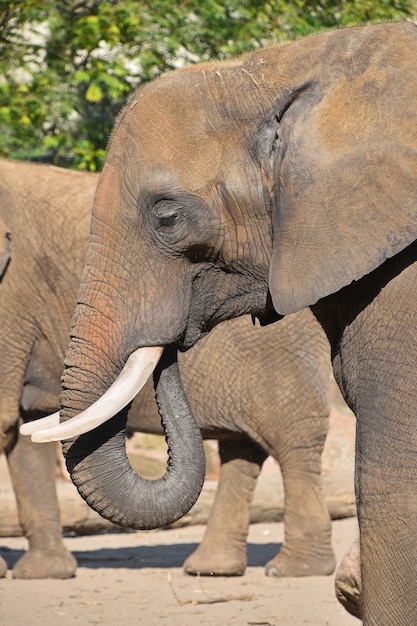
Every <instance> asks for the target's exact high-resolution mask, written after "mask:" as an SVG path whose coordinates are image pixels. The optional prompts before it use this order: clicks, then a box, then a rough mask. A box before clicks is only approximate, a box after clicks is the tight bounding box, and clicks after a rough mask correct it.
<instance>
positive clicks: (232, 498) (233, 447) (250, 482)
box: [184, 439, 268, 576]
mask: <svg viewBox="0 0 417 626" xmlns="http://www.w3.org/2000/svg"><path fill="white" fill-rule="evenodd" d="M219 453H220V461H221V466H220V475H219V482H218V487H217V491H216V495H215V499H214V503H213V506H212V508H211V511H210V515H209V519H208V522H207V526H206V531H205V534H204V537H203V540H202V542H201V544H200V545H199V547H198V548H197V550H195V552H193V553H192V554H191V555H190V556H189V557H188V559H187V560H186V561H185V563H184V571H185V572H186V573H187V574H198V575H202V576H241V575H242V574H244V572H245V569H246V561H247V557H246V540H247V535H248V529H249V521H250V505H251V502H252V498H253V493H254V490H255V486H256V480H257V478H258V476H259V473H260V470H261V467H262V464H263V462H264V461H265V459H266V457H267V456H268V455H267V453H266V452H265V451H264V450H263V449H262V448H261V447H260V446H259V445H258V444H257V443H255V442H254V441H251V440H249V439H248V440H245V442H244V443H242V442H241V441H240V442H239V441H227V440H226V441H221V442H219Z"/></svg>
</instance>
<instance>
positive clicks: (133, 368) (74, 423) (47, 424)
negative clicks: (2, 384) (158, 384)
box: [20, 347, 164, 443]
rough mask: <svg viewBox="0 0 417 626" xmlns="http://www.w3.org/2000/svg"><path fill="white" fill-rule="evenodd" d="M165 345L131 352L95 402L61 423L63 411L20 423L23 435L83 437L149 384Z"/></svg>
mask: <svg viewBox="0 0 417 626" xmlns="http://www.w3.org/2000/svg"><path fill="white" fill-rule="evenodd" d="M163 350H164V349H163V348H162V347H151V348H139V349H138V350H136V351H135V352H132V354H131V355H130V356H129V358H128V359H127V361H126V364H125V366H124V368H123V370H122V371H121V372H120V374H119V376H118V377H117V379H116V380H115V381H114V383H113V384H112V385H111V386H110V387H109V388H108V389H107V391H106V392H105V393H104V394H103V395H102V396H101V398H99V399H98V400H97V401H96V402H94V404H92V405H91V406H89V407H88V408H87V409H86V410H85V411H83V412H82V413H79V415H76V416H75V417H73V418H71V419H70V420H67V421H66V422H63V423H61V424H60V423H59V412H57V413H53V414H52V415H48V416H47V417H44V418H41V419H39V420H35V421H33V422H28V423H26V424H23V425H22V426H21V427H20V433H21V434H22V435H31V439H32V441H34V442H36V443H46V442H48V441H62V440H63V439H69V438H71V437H79V436H80V435H83V434H84V433H87V432H89V431H90V430H93V428H96V427H97V426H100V425H101V424H104V422H106V421H107V420H109V419H111V418H112V417H113V416H114V415H116V414H117V413H119V412H120V411H122V410H123V409H124V408H125V406H127V405H128V404H129V402H131V401H132V400H133V398H134V397H135V396H136V395H137V394H138V393H139V391H140V390H141V389H142V387H143V386H144V385H145V383H146V382H147V380H148V379H149V377H150V376H151V374H152V372H153V371H154V369H155V366H156V364H157V363H158V361H159V359H160V357H161V354H162V352H163Z"/></svg>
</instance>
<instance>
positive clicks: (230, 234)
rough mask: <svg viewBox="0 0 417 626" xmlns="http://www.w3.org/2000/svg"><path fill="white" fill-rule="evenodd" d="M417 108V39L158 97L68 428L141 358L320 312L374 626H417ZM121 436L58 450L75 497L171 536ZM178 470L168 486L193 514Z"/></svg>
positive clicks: (228, 68) (124, 120) (105, 275)
mask: <svg viewBox="0 0 417 626" xmlns="http://www.w3.org/2000/svg"><path fill="white" fill-rule="evenodd" d="M416 107H417V29H416V26H415V25H414V24H412V23H401V24H393V25H391V24H382V25H374V26H365V27H362V28H355V29H345V30H337V31H334V32H325V33H320V34H317V35H314V36H312V37H309V38H305V39H302V40H300V41H297V42H292V43H290V44H288V45H283V46H281V47H276V48H271V49H267V50H257V51H255V52H253V53H251V54H249V55H246V56H244V57H242V58H240V59H235V60H233V61H227V62H219V63H218V62H213V63H209V64H202V65H196V66H194V67H191V68H187V69H184V70H179V71H177V72H174V73H171V74H168V75H166V76H164V77H162V78H161V79H158V80H156V81H154V82H152V83H150V84H148V85H145V86H144V87H143V88H142V89H141V90H139V91H138V92H137V93H136V94H135V95H134V96H133V98H132V99H131V101H130V104H129V105H128V106H127V107H126V109H125V111H124V114H123V115H122V116H121V117H120V119H119V122H118V125H117V127H116V129H115V132H114V134H113V137H112V139H111V142H110V145H109V150H108V154H107V160H106V164H105V166H104V169H103V172H102V176H101V180H100V182H99V185H98V190H97V195H96V199H95V203H94V207H93V220H92V236H91V240H90V244H89V249H88V254H87V262H86V267H85V271H84V275H83V280H82V283H81V289H80V292H79V304H78V306H77V309H76V311H75V315H74V317H73V322H72V329H71V334H72V337H73V339H72V341H71V343H70V346H69V349H68V351H67V353H66V366H67V367H66V370H65V373H64V378H63V385H64V391H63V393H62V395H61V406H62V409H61V419H62V420H63V421H66V420H67V419H69V418H71V417H73V416H74V415H76V414H77V413H78V412H79V411H81V410H83V409H85V408H86V407H87V406H89V405H90V404H92V403H93V401H95V400H96V399H97V398H98V397H100V396H101V395H102V394H103V392H104V391H105V390H106V389H107V388H108V386H109V384H110V383H111V382H112V381H113V380H114V379H115V378H116V377H117V375H118V373H119V372H120V371H121V368H122V366H123V365H124V363H125V362H126V359H127V357H128V356H129V355H130V354H131V353H132V351H133V350H135V349H136V348H138V347H141V346H170V347H172V346H173V345H174V346H179V347H180V348H187V347H190V346H192V345H193V344H194V343H195V342H196V341H198V340H199V339H200V337H201V336H202V335H203V334H204V333H205V332H207V331H208V330H210V328H212V327H213V326H215V325H216V324H217V323H219V322H221V321H224V320H226V319H228V318H232V317H236V316H240V315H243V314H245V313H252V314H255V315H259V316H260V318H262V319H264V320H265V319H266V318H267V317H268V315H269V314H271V313H272V305H273V307H274V309H275V311H276V312H277V313H279V314H290V313H293V312H295V311H298V310H301V309H302V308H304V307H305V306H311V307H312V310H313V312H314V314H315V315H316V316H317V318H318V319H319V321H320V323H321V324H322V326H323V328H324V329H325V331H326V333H327V335H328V338H329V340H330V343H331V347H332V359H333V369H334V373H335V377H336V380H337V382H338V384H339V386H340V389H341V391H342V393H343V395H344V398H345V400H346V401H347V403H348V405H349V406H350V408H351V409H352V410H353V411H354V413H355V414H356V416H357V439H356V441H357V445H356V494H357V506H358V515H359V525H360V548H361V568H362V569H361V577H362V597H361V611H362V618H363V622H364V624H365V625H366V626H371V625H372V626H392V625H393V624H396V626H415V624H416V623H417V577H416V563H417V541H416V538H415V529H416V527H417V519H416V517H417V462H416V459H417V436H416V411H417V408H416V407H417V386H416V379H417V308H416V296H415V294H416V292H417V266H416V256H417V243H416V242H415V241H416V238H417V132H416V117H417V116H416V113H417V111H416ZM103 260H105V262H103ZM97 363H100V368H97ZM176 381H177V382H176V384H177V386H178V389H180V381H179V377H178V375H177V374H176ZM124 420H125V415H124V414H123V412H122V413H121V414H119V415H118V416H117V418H115V419H114V420H111V421H110V422H109V423H108V424H107V425H105V426H104V427H100V429H96V430H95V431H93V432H92V433H90V434H89V435H82V436H80V437H79V438H77V439H76V441H74V442H73V441H68V442H65V444H64V448H65V452H66V455H67V465H68V467H69V468H70V470H71V473H72V479H73V480H74V482H75V483H76V484H77V486H78V489H79V490H80V492H81V493H82V494H83V496H84V497H85V498H86V499H87V501H88V502H90V504H91V505H92V506H93V507H95V508H96V509H97V510H99V511H100V512H101V513H102V514H103V515H105V516H108V517H110V518H112V519H121V520H122V522H123V523H126V524H129V525H130V524H132V525H135V523H136V521H137V523H138V525H140V526H142V525H144V526H146V525H147V524H154V525H157V524H160V523H165V521H166V520H167V519H170V518H172V517H175V515H176V511H175V506H174V501H175V502H176V501H177V498H179V497H180V495H181V494H178V493H176V492H175V491H174V495H173V501H172V502H170V503H169V504H166V502H165V500H164V493H163V492H162V490H161V485H160V484H159V485H154V486H153V488H152V489H151V490H148V491H146V494H145V495H146V501H149V502H150V501H152V496H153V495H155V500H154V501H153V502H152V504H151V505H150V508H151V512H152V513H154V515H153V517H151V515H150V512H149V511H148V512H147V514H146V515H141V508H140V502H143V501H144V490H143V488H142V484H141V483H140V481H135V480H133V479H131V478H130V475H129V474H128V473H127V472H128V470H127V460H126V456H125V453H124V451H123V449H122V445H121V443H120V442H121V437H120V435H119V434H118V433H119V431H120V432H123V429H124ZM109 449H110V450H111V452H110V455H113V459H114V464H113V468H114V475H113V474H112V480H111V481H109V480H108V479H107V477H105V476H103V474H102V470H101V468H102V467H103V466H104V465H105V463H106V459H108V458H109ZM183 449H184V451H185V450H186V449H187V446H186V445H184V446H183ZM180 458H181V454H178V456H177V457H176V459H177V460H178V459H180ZM194 460H195V461H197V459H196V458H194ZM176 469H177V468H176V466H175V464H174V466H173V467H172V468H171V470H172V474H175V471H176ZM185 471H186V473H187V479H189V480H188V483H186V484H184V483H183V484H180V483H179V482H177V481H176V479H175V482H176V483H177V484H178V489H179V490H180V491H181V493H182V494H183V495H186V496H187V497H189V496H190V494H189V493H188V492H189V491H194V490H195V489H196V488H197V489H198V485H197V487H196V485H192V486H191V487H189V484H190V483H191V482H192V481H193V477H194V475H193V467H189V468H188V467H185ZM183 472H184V468H182V470H181V472H180V476H181V475H182V474H181V473H183ZM126 476H129V480H128V481H126ZM121 477H123V480H122V478H121ZM122 482H123V484H124V485H125V486H126V488H127V489H126V491H124V490H123V484H122ZM161 495H162V498H161ZM191 499H192V498H191Z"/></svg>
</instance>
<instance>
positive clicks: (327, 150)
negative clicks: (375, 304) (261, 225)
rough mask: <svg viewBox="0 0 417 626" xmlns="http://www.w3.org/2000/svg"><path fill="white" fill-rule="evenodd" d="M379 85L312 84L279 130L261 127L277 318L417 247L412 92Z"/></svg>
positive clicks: (416, 146) (416, 136)
mask: <svg viewBox="0 0 417 626" xmlns="http://www.w3.org/2000/svg"><path fill="white" fill-rule="evenodd" d="M377 78H378V80H376V78H375V80H373V79H372V77H369V80H368V81H365V80H362V81H361V82H358V80H359V79H356V80H355V79H352V80H348V79H347V78H346V79H340V80H339V81H338V82H337V83H336V84H335V85H334V86H333V87H329V86H328V85H326V86H322V85H320V84H319V83H315V85H314V86H311V87H310V88H308V89H305V90H304V91H302V92H301V93H300V94H299V96H298V97H297V98H296V99H295V100H294V102H292V103H291V105H290V106H289V107H288V109H287V110H286V112H285V113H284V114H283V116H282V118H281V119H279V121H275V122H274V121H271V119H269V120H268V121H267V122H266V123H265V128H266V129H267V134H268V133H269V139H268V140H267V141H266V145H269V146H270V154H269V164H268V167H267V172H266V174H267V175H268V170H269V175H270V179H272V182H270V185H271V187H272V188H273V190H274V200H273V203H274V207H273V216H272V223H273V248H272V259H271V266H270V291H271V296H272V300H273V303H274V307H275V309H276V311H277V312H278V313H280V314H282V315H286V314H288V313H292V312H295V311H298V310H300V309H302V308H303V307H305V306H309V305H312V304H314V303H316V302H317V301H318V300H319V299H321V298H323V297H325V296H327V295H329V294H331V293H335V292H337V291H339V290H340V289H341V288H342V287H344V286H345V285H348V284H350V283H351V282H352V281H355V280H358V279H360V278H361V277H362V276H364V275H365V274H368V273H369V272H371V271H372V270H373V269H375V268H376V267H378V266H379V265H380V264H381V263H383V262H384V260H385V259H387V258H389V257H392V256H394V255H395V254H397V253H398V252H400V251H401V250H402V249H403V248H405V247H406V246H408V245H409V244H411V243H412V242H413V241H414V240H415V239H416V238H417V133H416V132H414V130H413V132H411V129H414V128H415V114H414V113H413V106H414V105H413V100H410V99H409V97H411V95H413V98H414V102H415V101H417V88H416V86H415V85H411V86H409V85H408V86H405V85H403V88H399V86H398V85H395V83H394V81H393V84H392V85H390V84H389V83H388V81H387V80H385V78H386V77H384V76H382V77H381V76H378V77H377ZM413 82H414V83H416V82H417V81H413ZM409 91H413V94H410V93H407V92H409ZM404 92H406V93H404ZM274 119H275V120H276V116H275V118H274ZM273 133H275V136H274V139H273V140H272V137H271V134H273ZM263 136H264V138H265V136H266V135H265V133H264V135H263Z"/></svg>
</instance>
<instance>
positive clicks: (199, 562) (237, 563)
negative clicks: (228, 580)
mask: <svg viewBox="0 0 417 626" xmlns="http://www.w3.org/2000/svg"><path fill="white" fill-rule="evenodd" d="M183 569H184V572H185V573H186V574H190V575H191V576H243V574H244V573H245V569H246V546H245V547H244V549H243V550H242V549H240V550H235V551H231V550H230V548H229V549H228V550H220V549H219V546H216V549H215V550H214V549H213V547H210V548H204V547H203V546H202V545H200V546H199V547H198V548H197V550H195V551H194V552H193V553H192V554H191V555H190V556H189V557H188V559H187V560H186V561H185V562H184V565H183Z"/></svg>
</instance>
